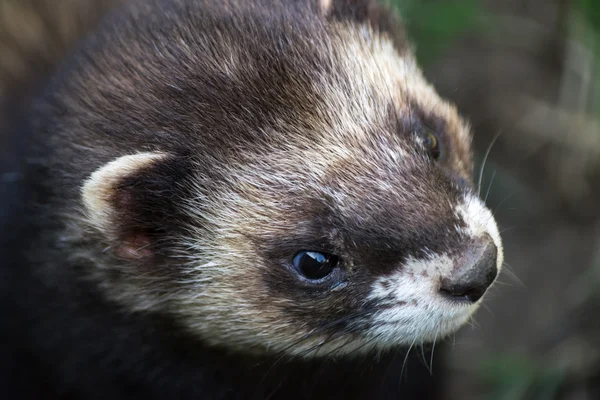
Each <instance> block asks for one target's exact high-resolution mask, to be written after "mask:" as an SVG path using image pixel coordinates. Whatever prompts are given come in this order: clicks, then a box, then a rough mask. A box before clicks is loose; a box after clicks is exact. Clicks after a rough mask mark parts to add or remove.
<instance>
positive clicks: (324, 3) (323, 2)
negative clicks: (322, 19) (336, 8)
mask: <svg viewBox="0 0 600 400" xmlns="http://www.w3.org/2000/svg"><path fill="white" fill-rule="evenodd" d="M318 2H319V10H320V11H321V13H322V14H323V15H329V13H330V12H331V7H332V4H333V0H318Z"/></svg>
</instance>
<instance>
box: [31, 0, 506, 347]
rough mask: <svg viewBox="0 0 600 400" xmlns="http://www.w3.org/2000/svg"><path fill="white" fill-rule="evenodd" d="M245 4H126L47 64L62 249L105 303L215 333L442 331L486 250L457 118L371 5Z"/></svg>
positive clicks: (266, 340) (282, 335)
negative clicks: (62, 62)
mask: <svg viewBox="0 0 600 400" xmlns="http://www.w3.org/2000/svg"><path fill="white" fill-rule="evenodd" d="M240 3H243V4H236V3H227V4H226V5H218V4H219V2H216V1H215V2H214V3H212V2H211V3H209V4H207V3H206V2H184V1H176V0H171V1H158V0H157V1H152V2H148V1H146V2H140V3H137V5H136V3H134V5H132V6H130V7H129V8H128V9H127V10H124V11H122V12H121V13H117V14H116V15H115V16H114V17H113V18H111V19H110V20H109V21H108V22H107V23H106V24H105V25H104V26H103V28H102V29H101V30H100V31H99V33H98V34H97V35H96V36H94V37H93V38H92V39H91V40H90V41H89V42H87V44H86V45H84V46H83V47H82V50H81V51H80V53H79V55H78V56H76V57H75V59H74V61H73V62H72V64H73V66H72V67H70V68H67V69H66V70H63V72H62V73H61V75H60V77H59V78H58V79H57V80H56V81H55V84H54V86H53V87H52V92H51V94H50V95H49V96H47V97H46V98H45V99H44V102H43V103H42V104H43V105H44V107H43V111H42V112H41V113H40V115H41V116H40V118H39V119H38V122H37V125H38V126H41V128H40V129H41V130H42V131H43V132H45V133H47V134H48V135H50V137H51V139H50V141H51V146H50V147H51V150H50V151H51V152H52V153H51V154H52V155H51V156H50V158H51V159H52V164H51V165H52V167H53V170H54V171H56V175H57V181H60V185H58V184H56V183H51V184H52V185H53V186H54V191H55V192H56V194H57V196H58V197H60V202H61V203H65V202H67V203H68V205H67V206H66V207H68V210H72V209H73V207H74V205H75V207H78V206H79V208H78V210H79V211H78V212H72V211H70V212H67V213H62V212H61V215H66V216H65V217H63V218H66V220H67V224H66V225H67V228H66V232H65V233H64V234H63V235H62V236H61V237H62V240H63V243H62V246H63V248H67V249H69V250H68V251H70V253H71V257H72V258H73V259H74V260H76V261H77V262H78V263H80V264H81V265H86V266H87V273H86V274H85V275H86V276H87V277H92V278H93V279H95V280H96V282H97V283H98V286H99V288H100V289H101V290H102V291H103V293H105V295H106V296H107V298H108V299H110V300H111V301H115V302H117V303H119V304H120V305H121V306H122V307H124V308H125V309H126V310H129V311H132V312H158V313H162V314H165V315H168V316H171V317H172V318H174V319H175V320H176V321H177V322H178V323H179V324H180V325H181V326H182V327H184V328H185V329H187V330H188V331H189V332H191V333H193V334H194V335H196V336H197V337H198V338H199V339H201V340H202V341H204V342H206V343H210V344H212V345H217V346H224V347H227V348H230V349H235V350H240V351H258V352H266V351H268V352H283V354H288V355H303V356H323V355H328V354H332V353H335V354H344V353H349V352H357V353H358V352H361V351H367V350H370V349H373V348H378V349H382V348H389V347H394V346H400V345H410V344H411V343H414V342H422V341H430V340H433V339H434V338H436V337H438V338H439V337H441V336H443V335H446V334H448V333H450V332H453V331H454V330H456V329H457V328H458V327H460V326H461V325H462V324H463V323H464V322H465V321H467V320H468V318H469V317H470V315H471V314H472V313H473V312H474V311H475V309H476V308H477V306H478V304H480V299H481V297H482V295H483V294H484V292H485V291H486V289H487V288H488V287H489V286H490V285H491V284H492V282H493V281H494V278H495V277H496V274H497V272H498V271H499V270H500V268H501V265H502V247H501V241H500V237H499V234H498V230H497V228H496V224H495V222H494V218H493V216H492V214H491V213H490V211H489V210H488V209H487V208H486V207H485V206H484V205H483V203H482V202H481V200H479V199H478V198H477V196H476V193H475V192H474V189H473V186H472V183H471V174H472V160H471V155H470V150H469V142H470V136H469V129H468V127H467V125H466V124H465V123H464V122H463V121H462V119H461V118H460V117H459V116H458V114H457V112H456V110H455V108H454V107H453V106H452V105H450V104H448V103H447V102H446V101H444V100H442V99H440V97H439V96H438V95H437V94H436V92H435V91H434V89H433V88H432V87H431V86H430V85H429V84H428V83H427V81H426V80H425V79H424V77H423V75H422V73H421V72H420V69H419V68H418V66H417V65H416V63H415V60H414V58H413V56H412V53H411V52H410V49H409V48H408V46H407V45H406V43H405V42H404V39H403V35H402V33H401V30H400V29H399V28H398V25H396V24H395V21H394V20H393V18H392V17H390V16H389V14H386V13H385V12H383V11H382V10H381V9H380V8H378V7H376V6H374V5H373V4H371V2H369V1H354V2H352V1H342V0H339V1H336V0H332V1H321V2H316V0H315V4H305V3H308V2H292V1H290V2H289V3H290V4H283V3H282V4H280V3H275V4H274V3H272V2H267V3H265V4H269V7H266V6H265V7H261V6H260V5H259V4H258V2H257V1H254V2H252V3H251V4H250V3H249V2H240ZM263 6H264V5H263ZM81 193H82V194H81ZM65 199H67V200H65ZM59 209H60V207H59Z"/></svg>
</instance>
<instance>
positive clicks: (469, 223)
mask: <svg viewBox="0 0 600 400" xmlns="http://www.w3.org/2000/svg"><path fill="white" fill-rule="evenodd" d="M455 213H456V215H457V216H458V217H460V218H462V220H463V221H464V223H465V225H466V228H459V227H457V231H458V232H459V233H462V234H464V235H467V236H469V237H471V238H479V237H481V236H482V235H484V234H486V233H487V234H488V235H490V236H491V238H492V240H493V241H494V244H495V245H496V248H497V249H498V256H497V257H498V258H497V264H496V268H497V269H498V272H500V270H501V269H502V264H503V263H504V252H503V250H502V239H501V238H500V232H499V231H498V226H497V225H496V220H495V219H494V216H493V215H492V213H491V211H490V210H489V209H488V208H487V207H486V206H485V205H484V204H483V202H482V201H481V200H480V199H479V198H478V197H475V196H473V195H466V196H465V198H464V203H462V204H460V205H458V206H457V207H456V208H455Z"/></svg>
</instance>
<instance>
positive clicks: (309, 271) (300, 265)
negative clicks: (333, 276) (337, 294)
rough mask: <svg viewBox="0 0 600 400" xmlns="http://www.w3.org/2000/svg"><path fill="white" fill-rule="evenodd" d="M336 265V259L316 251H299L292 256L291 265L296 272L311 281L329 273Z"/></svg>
mask: <svg viewBox="0 0 600 400" xmlns="http://www.w3.org/2000/svg"><path fill="white" fill-rule="evenodd" d="M337 263H338V258H337V257H336V256H334V255H331V254H327V253H320V252H317V251H300V252H298V253H297V254H296V255H295V256H294V260H293V265H294V268H295V269H296V271H298V272H299V273H300V274H302V275H304V276H305V277H306V278H308V279H311V280H318V279H322V278H324V277H326V276H327V275H329V274H330V273H331V271H332V270H333V269H334V268H335V266H336V265H337Z"/></svg>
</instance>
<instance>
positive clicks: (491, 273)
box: [440, 238, 498, 303]
mask: <svg viewBox="0 0 600 400" xmlns="http://www.w3.org/2000/svg"><path fill="white" fill-rule="evenodd" d="M497 256H498V250H497V249H496V245H494V243H493V242H492V240H491V238H490V239H486V240H484V243H483V244H481V245H475V246H473V248H471V249H470V250H469V251H468V254H467V255H466V256H465V257H463V260H462V261H461V266H460V267H459V268H457V269H456V271H454V273H453V276H451V277H448V278H444V279H442V284H441V287H440V292H441V293H442V294H443V295H444V296H446V297H448V298H450V299H452V300H462V301H468V302H470V303H475V302H476V301H477V300H479V299H481V297H483V295H484V294H485V291H486V290H487V288H488V287H490V285H491V284H492V282H494V279H496V275H497V274H498V269H497V268H496V259H497Z"/></svg>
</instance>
